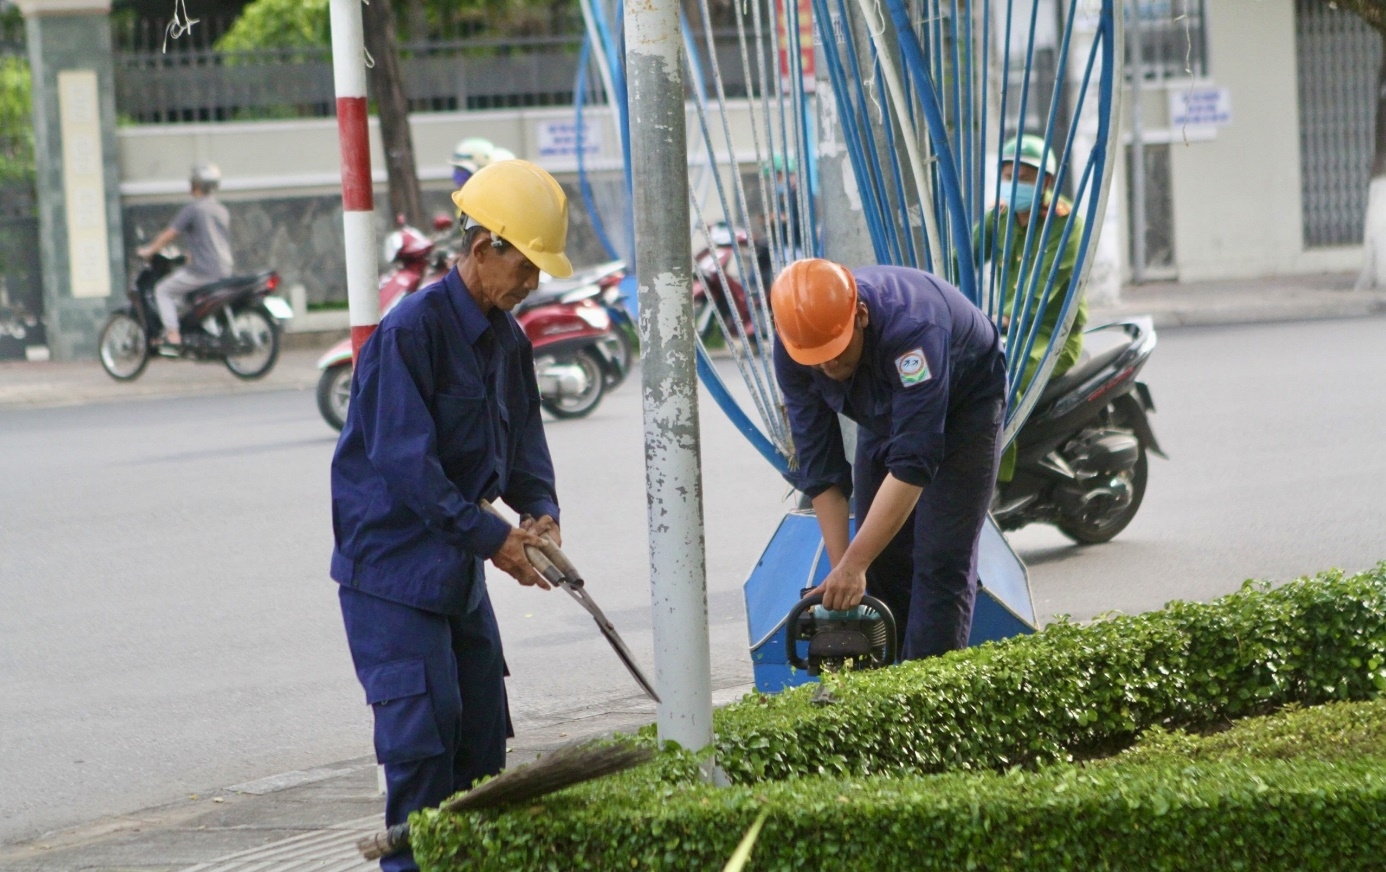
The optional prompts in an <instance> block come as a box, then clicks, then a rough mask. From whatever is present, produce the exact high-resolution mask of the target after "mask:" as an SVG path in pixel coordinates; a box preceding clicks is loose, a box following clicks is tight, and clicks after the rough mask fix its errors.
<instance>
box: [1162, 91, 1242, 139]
mask: <svg viewBox="0 0 1386 872" xmlns="http://www.w3.org/2000/svg"><path fill="white" fill-rule="evenodd" d="M1231 123H1232V95H1231V94H1229V93H1228V91H1227V89H1226V88H1219V87H1216V86H1209V87H1200V88H1176V89H1175V90H1173V91H1170V92H1169V126H1170V127H1172V128H1174V129H1176V130H1177V129H1179V128H1181V127H1225V126H1227V125H1228V124H1231Z"/></svg>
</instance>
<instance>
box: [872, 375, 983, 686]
mask: <svg viewBox="0 0 1386 872" xmlns="http://www.w3.org/2000/svg"><path fill="white" fill-rule="evenodd" d="M1004 387H1005V384H1004V379H1003V380H1002V391H1001V392H1000V393H998V394H995V395H993V396H983V397H982V398H979V399H978V400H977V401H975V402H970V403H966V404H964V405H963V406H962V407H961V408H956V409H952V410H950V411H949V412H948V420H947V423H946V424H945V427H944V442H945V445H946V453H945V455H944V458H943V462H942V463H940V464H939V467H938V472H937V473H936V474H935V475H934V478H933V481H931V482H929V484H928V485H926V486H925V488H924V492H923V494H921V495H920V497H919V502H918V503H917V504H916V505H915V507H914V512H913V513H912V514H911V515H910V517H909V519H908V520H906V521H905V524H904V526H903V527H901V528H900V532H899V533H897V534H895V538H894V539H892V540H891V541H890V544H889V545H887V546H886V548H885V550H884V551H882V552H881V554H880V556H879V557H877V558H876V560H875V561H874V562H873V563H872V564H871V567H870V568H869V569H868V570H867V571H866V592H867V593H869V594H871V595H872V596H874V597H876V598H877V599H879V600H882V601H883V602H885V604H886V605H887V606H889V607H890V611H891V614H892V615H894V617H895V623H896V630H897V633H898V638H899V643H900V647H899V650H900V652H901V658H902V659H904V660H918V659H919V658H921V657H932V656H934V655H936V654H943V653H946V652H948V651H953V650H956V649H958V648H966V647H967V636H968V633H969V632H970V631H971V629H972V609H973V606H974V604H975V603H976V601H977V547H978V543H979V542H980V541H981V536H982V525H983V523H984V522H985V521H986V516H987V509H988V507H989V505H990V503H991V491H992V487H993V485H994V484H995V482H996V466H997V462H998V459H999V457H1000V449H1001V426H1002V423H1003V421H1004V418H1005V411H1006V402H1005V397H1004ZM887 448H888V440H885V439H882V438H880V437H877V436H875V435H873V434H871V433H869V432H867V431H866V430H865V429H861V430H858V433H857V458H856V464H855V466H854V468H853V471H852V478H853V486H852V491H853V499H854V501H855V506H854V509H855V511H856V516H857V519H858V523H861V520H862V519H865V518H866V513H867V512H868V511H869V510H870V508H871V502H872V500H874V499H875V497H876V491H878V490H879V489H880V487H881V482H883V481H885V477H886V473H887V472H888V470H887V469H886V465H885V460H886V452H887Z"/></svg>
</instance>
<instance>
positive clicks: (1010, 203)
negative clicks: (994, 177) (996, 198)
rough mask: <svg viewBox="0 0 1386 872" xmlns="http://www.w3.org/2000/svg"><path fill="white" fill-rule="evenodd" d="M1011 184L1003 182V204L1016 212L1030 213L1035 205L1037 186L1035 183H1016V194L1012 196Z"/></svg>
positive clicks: (1006, 181) (1004, 180) (1003, 180)
mask: <svg viewBox="0 0 1386 872" xmlns="http://www.w3.org/2000/svg"><path fill="white" fill-rule="evenodd" d="M1011 184H1012V183H1011V182H1010V181H1008V180H1006V179H1002V180H1001V202H1002V203H1003V204H1005V206H1006V207H1007V208H1009V209H1014V210H1015V211H1016V212H1029V211H1030V209H1031V207H1033V206H1034V205H1035V185H1034V183H1033V182H1016V183H1014V184H1015V194H1014V195H1012V194H1011Z"/></svg>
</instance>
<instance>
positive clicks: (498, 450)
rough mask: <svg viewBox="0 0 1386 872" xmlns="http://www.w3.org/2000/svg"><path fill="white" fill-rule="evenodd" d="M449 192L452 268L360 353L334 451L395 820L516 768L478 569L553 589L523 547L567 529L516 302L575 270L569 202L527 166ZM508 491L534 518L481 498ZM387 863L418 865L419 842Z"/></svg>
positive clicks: (343, 559) (351, 616) (349, 589)
mask: <svg viewBox="0 0 1386 872" xmlns="http://www.w3.org/2000/svg"><path fill="white" fill-rule="evenodd" d="M453 200H454V202H455V203H456V204H457V207H458V209H459V210H460V212H461V220H462V224H463V235H462V239H463V247H462V252H461V254H460V256H459V258H458V261H457V264H456V266H455V267H454V268H453V269H452V270H451V271H449V272H448V274H447V276H446V277H445V278H444V279H443V280H442V281H440V282H438V283H436V284H433V285H431V286H429V287H427V288H424V289H423V290H421V291H419V292H417V293H415V294H413V295H411V296H409V297H407V298H405V299H404V300H403V301H401V302H400V303H399V305H397V306H396V307H395V308H394V309H392V310H391V311H390V313H389V314H388V315H386V316H385V318H384V320H383V321H381V323H380V326H379V328H378V329H377V330H376V331H375V333H374V334H373V335H372V336H371V337H370V339H368V340H367V341H366V343H365V344H364V345H363V346H362V347H361V351H360V354H359V356H358V359H357V362H356V369H355V373H354V376H353V384H352V391H351V404H350V407H349V411H348V414H347V420H346V426H345V427H343V428H342V435H341V439H340V441H339V442H338V443H337V451H336V454H335V455H334V456H333V458H332V528H333V533H334V534H335V540H336V547H335V548H334V550H333V553H332V577H333V579H335V580H336V581H337V582H338V583H339V585H340V587H339V597H340V601H341V608H342V617H343V620H344V622H345V624H346V634H347V642H348V645H349V647H350V649H351V657H352V661H353V663H354V665H355V667H356V674H357V677H358V678H359V679H360V681H361V685H362V687H363V688H365V691H366V702H367V703H368V704H369V705H370V706H371V707H372V709H373V710H374V715H375V751H376V758H377V759H378V760H379V761H380V762H381V763H383V764H384V765H385V777H386V783H387V794H386V800H385V820H386V823H387V824H388V825H390V826H393V825H395V824H398V823H402V822H404V821H405V820H406V819H407V818H408V816H409V813H410V812H411V811H414V810H416V809H420V808H425V807H428V806H436V805H438V804H439V803H441V802H442V801H443V800H445V799H446V798H447V797H449V796H450V795H452V794H453V793H456V792H457V791H459V790H465V789H466V788H468V787H470V786H471V784H472V783H473V782H474V781H475V780H476V779H478V778H480V777H482V776H485V775H494V774H496V773H497V772H499V771H500V770H501V769H502V768H503V767H504V766H505V740H506V738H507V737H508V736H509V735H511V731H510V716H509V709H508V707H507V704H506V696H505V682H504V674H505V661H504V658H503V655H502V652H501V640H500V632H499V630H498V628H497V626H496V619H495V615H494V613H493V612H492V609H491V600H490V597H489V596H488V594H487V591H486V581H485V579H484V577H483V573H482V568H483V562H484V561H487V560H489V561H490V562H491V563H492V565H494V566H495V567H496V568H497V569H499V570H501V571H502V572H504V573H505V574H507V575H509V576H511V577H512V578H514V579H515V580H516V581H518V582H519V583H520V584H522V585H533V586H538V587H540V588H545V589H547V588H548V587H549V585H548V584H547V583H546V582H545V581H544V579H543V578H541V577H540V576H539V574H538V573H536V572H535V571H534V569H533V568H532V567H531V566H530V565H529V562H528V561H527V560H526V559H525V555H524V546H526V545H537V544H538V543H539V538H538V537H539V536H540V535H542V534H545V533H547V534H549V535H551V536H552V537H553V538H554V539H560V531H559V527H558V497H557V493H556V490H555V487H554V474H553V463H552V461H551V460H550V458H549V449H548V444H547V442H546V441H545V438H544V428H543V424H542V422H541V421H540V417H539V393H538V387H537V385H536V382H535V378H534V359H533V351H532V348H531V346H530V343H529V340H527V339H526V338H525V335H524V332H523V331H522V330H521V329H520V326H519V325H518V324H517V323H516V321H515V318H514V317H513V316H512V315H511V314H510V311H511V310H512V309H514V308H515V306H516V305H517V304H519V303H520V302H521V301H522V300H524V298H525V297H526V296H528V295H529V294H530V292H532V291H533V290H534V289H535V287H536V286H537V285H538V282H539V273H540V271H541V270H543V271H545V272H548V273H550V274H551V275H555V276H567V275H570V274H571V273H572V269H573V268H572V264H570V263H569V262H568V258H567V255H566V254H565V246H566V239H567V230H568V201H567V198H566V197H565V196H564V194H563V191H562V189H561V188H560V187H559V186H558V183H557V182H555V181H554V179H553V177H552V176H550V175H549V174H548V173H546V172H545V171H544V170H542V169H540V168H539V167H537V166H535V165H534V164H531V163H529V162H527V161H522V160H509V161H503V162H499V163H491V164H490V165H488V166H486V167H484V168H482V169H480V170H479V171H478V172H477V173H476V175H474V176H472V178H471V179H470V180H469V181H468V182H467V184H466V186H465V188H463V189H462V190H459V191H457V192H456V193H454V194H453ZM497 498H499V499H503V500H504V501H505V502H506V503H507V504H509V505H510V507H511V508H513V509H514V510H515V511H516V512H518V513H519V514H520V515H521V516H522V517H525V518H526V519H527V520H525V521H523V522H522V523H521V525H520V526H519V527H512V526H510V525H509V524H507V523H506V522H505V521H502V520H501V519H499V518H498V517H496V516H494V515H491V514H488V513H486V512H485V511H483V510H482V509H481V508H480V506H479V503H480V501H481V500H483V499H486V500H492V501H494V500H496V499H497ZM529 519H533V520H529ZM381 868H382V869H385V870H388V872H396V870H415V869H417V868H418V867H417V865H415V863H414V859H413V856H412V855H411V854H410V853H409V852H407V851H406V852H404V853H402V854H398V855H395V856H393V857H387V858H385V859H383V860H382V861H381Z"/></svg>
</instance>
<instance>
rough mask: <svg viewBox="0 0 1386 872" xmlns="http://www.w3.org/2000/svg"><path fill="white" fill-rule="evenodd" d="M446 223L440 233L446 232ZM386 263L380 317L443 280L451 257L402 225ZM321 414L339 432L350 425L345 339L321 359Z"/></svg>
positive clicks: (393, 235)
mask: <svg viewBox="0 0 1386 872" xmlns="http://www.w3.org/2000/svg"><path fill="white" fill-rule="evenodd" d="M450 223H451V222H450V221H447V220H446V219H445V220H444V223H443V224H442V226H441V227H439V230H440V231H442V230H446V229H447V227H448V225H449V224H450ZM384 253H385V257H386V263H390V264H394V266H393V268H392V269H391V270H390V271H389V272H387V273H385V275H383V276H381V277H380V316H381V317H382V318H383V317H384V316H385V313H386V312H389V311H390V310H391V309H393V308H394V307H395V305H396V304H397V303H399V301H400V300H402V299H404V298H405V296H407V295H409V294H412V293H413V292H414V291H417V290H418V289H419V288H421V287H425V286H426V285H430V284H432V283H434V282H436V281H439V280H440V279H442V277H443V276H444V275H446V274H447V271H448V268H449V267H448V255H447V252H446V251H443V250H440V249H438V248H437V246H436V244H435V243H434V241H433V240H432V239H429V238H428V237H427V236H425V235H424V234H423V233H421V232H420V231H418V230H417V229H415V228H413V227H410V226H408V225H407V224H406V225H402V226H401V227H400V228H399V229H398V230H396V231H395V232H393V233H391V234H390V235H389V236H388V237H386V239H385V252H384ZM318 369H320V370H322V376H321V377H319V378H318V412H319V413H321V414H322V417H323V420H325V421H326V422H327V423H328V424H330V425H331V426H332V428H333V429H335V430H340V429H342V427H344V426H345V425H346V413H347V404H348V403H349V402H350V400H351V340H350V339H343V340H342V341H341V342H338V343H337V344H336V345H334V346H332V347H331V348H329V349H328V350H327V353H325V354H324V355H323V356H322V357H320V358H318Z"/></svg>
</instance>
